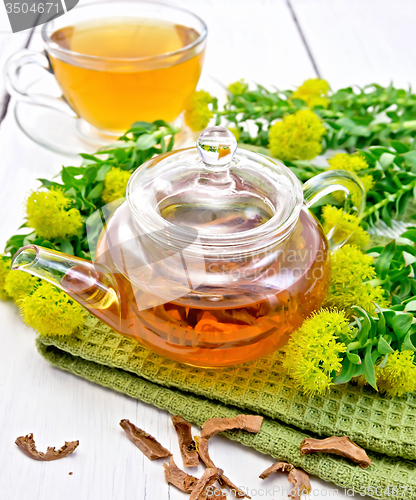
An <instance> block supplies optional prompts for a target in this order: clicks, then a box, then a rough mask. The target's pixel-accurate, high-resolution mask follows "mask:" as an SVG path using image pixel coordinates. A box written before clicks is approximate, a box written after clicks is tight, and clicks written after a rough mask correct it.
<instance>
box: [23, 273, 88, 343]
mask: <svg viewBox="0 0 416 500" xmlns="http://www.w3.org/2000/svg"><path fill="white" fill-rule="evenodd" d="M19 305H20V312H21V315H22V318H23V320H24V321H25V323H26V324H27V325H28V326H31V327H32V328H34V329H35V330H37V331H38V332H39V333H40V334H41V335H70V334H71V333H72V332H73V331H74V330H75V329H76V328H78V327H80V326H81V325H82V324H83V323H84V320H85V314H86V311H85V309H84V308H83V307H81V306H80V305H79V304H78V303H77V302H75V301H74V300H73V299H71V297H69V295H67V294H65V293H64V292H61V291H60V290H59V289H58V288H56V287H55V286H53V285H51V284H50V283H47V282H42V284H40V285H38V286H36V288H35V289H34V291H33V292H32V293H31V294H29V295H26V296H24V297H23V298H22V299H21V300H20V301H19Z"/></svg>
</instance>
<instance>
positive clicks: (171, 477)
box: [163, 457, 198, 493]
mask: <svg viewBox="0 0 416 500" xmlns="http://www.w3.org/2000/svg"><path fill="white" fill-rule="evenodd" d="M163 467H164V469H165V477H166V481H167V482H168V483H169V484H173V486H176V488H178V489H180V490H181V491H184V492H185V493H191V492H192V490H193V488H194V486H195V485H196V483H197V482H198V478H196V477H194V476H190V475H189V474H187V473H186V472H184V471H183V470H182V469H180V468H179V467H178V466H177V465H176V464H175V462H174V460H173V458H172V457H170V460H169V463H168V464H167V463H166V462H165V463H164V464H163Z"/></svg>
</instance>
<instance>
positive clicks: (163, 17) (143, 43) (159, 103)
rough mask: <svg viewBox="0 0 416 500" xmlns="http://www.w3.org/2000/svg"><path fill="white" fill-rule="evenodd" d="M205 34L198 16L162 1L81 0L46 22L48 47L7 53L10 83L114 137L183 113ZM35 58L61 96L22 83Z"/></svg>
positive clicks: (30, 98) (26, 96)
mask: <svg viewBox="0 0 416 500" xmlns="http://www.w3.org/2000/svg"><path fill="white" fill-rule="evenodd" d="M206 36H207V27H206V25H205V23H204V22H203V21H202V20H201V19H200V18H198V17H197V16H196V15H194V14H192V13H191V12H188V11H186V10H184V9H180V8H177V7H173V6H170V5H165V4H162V3H157V2H150V1H148V2H147V1H142V0H110V1H105V2H96V3H90V4H86V5H83V6H77V7H76V8H74V9H73V10H71V11H70V12H68V13H67V14H65V15H64V16H61V17H59V18H57V19H55V20H52V21H50V22H48V23H46V24H45V25H43V27H42V38H43V42H44V46H45V52H44V53H41V52H36V51H31V50H26V49H25V50H21V51H19V52H18V53H16V54H15V55H13V56H12V57H11V58H10V59H9V61H8V62H7V64H6V68H5V79H6V85H7V88H8V90H9V92H10V94H11V95H13V96H15V97H16V98H17V99H18V100H22V101H26V102H30V103H33V104H37V105H40V106H46V107H48V108H53V109H55V110H59V111H60V112H62V113H65V114H66V115H68V114H69V115H70V116H73V117H75V118H78V120H77V121H78V124H77V128H78V130H79V131H80V132H81V135H82V136H84V137H87V138H96V139H99V138H102V139H103V142H106V141H107V142H108V141H109V140H113V139H115V138H116V137H118V136H120V135H121V134H122V133H123V132H124V131H126V130H127V129H128V128H130V126H131V125H132V124H133V123H134V122H136V121H148V122H152V121H155V120H166V121H168V122H173V121H174V120H175V119H176V118H178V116H179V115H180V114H181V112H182V111H183V110H184V109H185V105H186V101H187V100H188V99H189V97H190V96H191V95H192V93H193V92H194V91H195V88H196V86H197V83H198V80H199V77H200V75H201V70H202V65H203V60H204V52H205V45H206ZM31 64H32V65H33V64H35V65H40V66H41V67H43V68H44V69H46V70H47V71H49V72H52V73H53V74H54V76H55V79H56V80H57V82H58V84H59V87H60V89H61V91H62V96H61V97H59V98H56V97H52V96H50V95H46V94H42V93H34V92H33V91H31V90H30V86H29V87H28V86H27V85H26V86H23V85H22V83H21V78H20V75H19V73H20V69H21V68H22V67H24V66H26V65H31ZM28 88H29V90H27V89H28Z"/></svg>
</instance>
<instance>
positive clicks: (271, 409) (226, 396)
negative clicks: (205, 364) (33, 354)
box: [37, 316, 416, 499]
mask: <svg viewBox="0 0 416 500" xmlns="http://www.w3.org/2000/svg"><path fill="white" fill-rule="evenodd" d="M37 348H38V350H39V352H40V354H41V355H42V356H43V357H44V358H46V359H47V360H48V361H49V362H50V363H51V364H53V365H54V366H57V367H59V368H61V369H63V370H67V371H69V372H72V373H74V374H76V375H78V376H80V377H83V378H85V379H88V380H91V381H94V382H96V383H98V384H101V385H103V386H105V387H110V388H112V389H115V390H117V391H120V392H123V393H125V394H128V395H129V396H132V397H134V398H136V399H139V400H141V401H144V402H146V403H149V404H152V405H154V406H157V407H159V408H162V409H164V410H166V411H169V412H170V413H174V414H179V415H181V416H182V417H183V418H185V419H187V420H189V421H190V422H193V423H194V424H197V425H202V424H203V423H204V422H205V421H206V420H207V419H209V418H212V417H214V416H223V417H229V416H234V415H238V414H240V413H243V412H246V413H256V414H261V415H263V416H265V420H264V423H263V425H262V429H261V431H260V433H259V434H257V435H252V434H249V433H247V432H242V431H240V432H228V433H226V435H227V436H228V437H229V438H231V439H235V440H237V441H240V442H241V443H243V444H245V445H247V446H251V447H253V448H255V449H257V450H258V451H260V452H263V453H267V454H270V455H272V456H273V457H275V458H276V459H278V460H284V461H288V462H291V463H293V464H294V465H295V466H298V467H302V468H303V469H304V470H306V471H307V472H309V473H311V474H315V475H317V476H319V477H320V478H322V479H324V480H326V481H330V482H333V483H335V484H336V485H338V486H341V487H343V488H355V491H357V492H362V493H366V494H368V495H370V496H373V497H374V498H386V499H391V498H406V499H410V498H416V462H414V461H413V460H416V393H413V394H407V395H405V396H403V397H401V398H397V397H396V398H394V399H389V398H385V397H383V396H380V395H379V394H377V393H376V392H374V391H373V390H372V389H368V388H363V387H356V386H354V385H352V384H348V385H342V386H338V387H336V388H334V389H333V390H332V391H331V392H330V393H329V394H328V395H326V396H324V397H322V396H314V397H306V396H304V395H302V394H301V393H300V392H299V391H298V390H297V389H296V387H295V386H294V384H293V382H292V380H291V379H290V378H289V377H287V375H286V374H285V372H284V370H283V369H282V366H281V360H280V354H279V353H275V354H274V355H271V356H268V357H266V358H262V359H260V360H257V361H253V362H250V363H246V364H245V365H241V366H238V367H232V368H222V369H215V370H207V369H202V368H195V367H190V366H186V365H182V364H180V363H177V362H175V361H172V360H168V359H166V358H163V357H161V356H159V355H157V354H155V353H154V352H152V351H150V350H149V349H147V348H146V347H144V346H142V345H141V344H139V343H138V342H136V341H135V340H132V339H129V338H126V337H123V336H122V335H120V334H118V333H116V332H114V331H113V330H111V329H110V328H109V327H107V326H106V325H104V324H103V323H101V322H100V321H98V320H97V319H95V318H94V317H92V316H89V317H88V320H87V322H86V324H85V325H84V327H83V328H81V329H80V330H78V331H77V332H76V333H74V334H73V335H71V336H69V337H38V338H37ZM303 431H306V432H303ZM332 435H348V436H349V437H350V438H351V439H352V440H353V441H355V442H356V443H358V444H360V445H361V446H363V447H364V448H366V450H367V451H368V454H369V456H370V458H371V459H372V462H373V463H372V464H371V466H370V467H368V468H367V469H365V470H363V469H361V468H360V467H359V466H358V465H354V464H352V463H351V462H349V461H347V460H344V459H343V458H340V457H336V456H332V455H327V454H313V455H307V456H302V455H301V454H300V452H299V445H300V443H301V441H302V439H304V438H305V437H308V436H309V437H310V436H315V437H317V436H332Z"/></svg>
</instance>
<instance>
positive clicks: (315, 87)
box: [292, 78, 329, 109]
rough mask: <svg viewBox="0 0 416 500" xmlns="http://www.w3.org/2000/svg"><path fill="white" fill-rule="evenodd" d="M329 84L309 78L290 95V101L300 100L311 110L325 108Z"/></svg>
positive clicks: (327, 101) (327, 102) (327, 103)
mask: <svg viewBox="0 0 416 500" xmlns="http://www.w3.org/2000/svg"><path fill="white" fill-rule="evenodd" d="M328 91H329V83H328V82H327V81H326V80H321V79H320V78H311V79H309V80H306V81H305V82H303V83H302V85H301V86H300V87H299V88H298V89H297V90H295V92H293V94H292V99H302V101H304V102H305V104H306V105H307V106H308V108H311V109H313V108H314V107H316V106H322V107H323V108H327V107H328V105H329V100H328V99H327V97H326V96H327V94H328Z"/></svg>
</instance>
